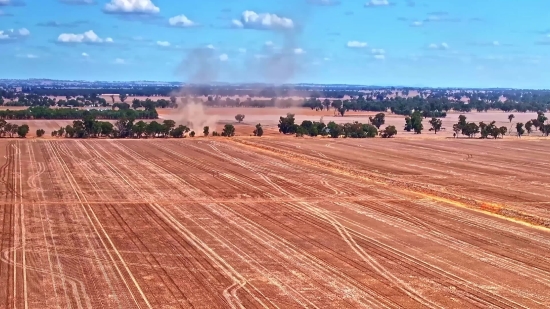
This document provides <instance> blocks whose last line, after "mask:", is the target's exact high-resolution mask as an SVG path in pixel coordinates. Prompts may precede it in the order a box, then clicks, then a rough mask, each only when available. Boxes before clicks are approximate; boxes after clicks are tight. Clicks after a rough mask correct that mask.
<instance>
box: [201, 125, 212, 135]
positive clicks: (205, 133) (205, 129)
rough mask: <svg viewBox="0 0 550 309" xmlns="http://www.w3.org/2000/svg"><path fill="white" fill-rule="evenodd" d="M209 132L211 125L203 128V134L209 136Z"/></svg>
mask: <svg viewBox="0 0 550 309" xmlns="http://www.w3.org/2000/svg"><path fill="white" fill-rule="evenodd" d="M209 133H210V127H209V126H205V127H204V128H203V129H202V134H204V136H208V134H209Z"/></svg>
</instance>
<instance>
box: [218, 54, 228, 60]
mask: <svg viewBox="0 0 550 309" xmlns="http://www.w3.org/2000/svg"><path fill="white" fill-rule="evenodd" d="M227 60H229V57H228V56H227V54H221V55H220V61H227Z"/></svg>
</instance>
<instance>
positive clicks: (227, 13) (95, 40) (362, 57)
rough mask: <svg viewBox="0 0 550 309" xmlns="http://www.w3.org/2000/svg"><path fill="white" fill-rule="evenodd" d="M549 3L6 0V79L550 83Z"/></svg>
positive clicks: (1, 5)
mask: <svg viewBox="0 0 550 309" xmlns="http://www.w3.org/2000/svg"><path fill="white" fill-rule="evenodd" d="M549 9H550V3H548V2H547V1H546V0H530V1H528V3H527V2H526V1H519V0H500V1H494V0H484V1H478V0H461V1H459V0H424V1H422V0H420V1H417V0H393V1H391V0H362V1H353V0H340V1H336V0H279V1H273V0H264V1H258V0H202V1H183V0H178V1H176V0H0V78H55V79H83V80H122V81H124V80H128V81H129V80H159V81H182V82H208V81H226V82H273V83H337V84H343V83H347V84H365V85H406V86H431V87H447V86H456V87H514V88H550V87H549V85H550V65H549V64H550V62H549V60H550V21H549V20H548V11H549Z"/></svg>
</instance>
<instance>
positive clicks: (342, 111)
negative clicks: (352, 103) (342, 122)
mask: <svg viewBox="0 0 550 309" xmlns="http://www.w3.org/2000/svg"><path fill="white" fill-rule="evenodd" d="M338 113H339V114H340V115H341V116H342V117H344V114H345V113H346V108H345V107H344V106H342V107H340V108H339V109H338Z"/></svg>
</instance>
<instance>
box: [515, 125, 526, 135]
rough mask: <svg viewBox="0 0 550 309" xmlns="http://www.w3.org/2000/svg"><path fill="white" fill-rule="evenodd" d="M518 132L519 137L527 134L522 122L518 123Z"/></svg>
mask: <svg viewBox="0 0 550 309" xmlns="http://www.w3.org/2000/svg"><path fill="white" fill-rule="evenodd" d="M516 132H517V134H518V137H521V136H522V135H523V133H525V130H523V123H521V122H518V123H516Z"/></svg>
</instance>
